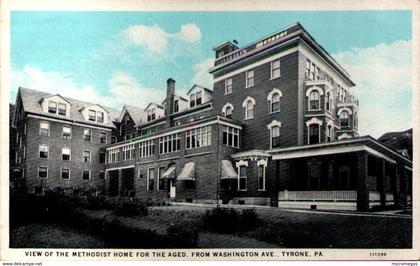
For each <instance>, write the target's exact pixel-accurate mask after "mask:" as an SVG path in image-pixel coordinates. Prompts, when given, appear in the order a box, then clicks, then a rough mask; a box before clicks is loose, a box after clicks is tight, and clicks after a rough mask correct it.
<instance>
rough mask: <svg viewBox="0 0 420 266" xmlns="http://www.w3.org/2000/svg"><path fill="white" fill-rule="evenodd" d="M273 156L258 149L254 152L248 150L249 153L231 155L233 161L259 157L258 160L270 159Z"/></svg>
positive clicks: (242, 152)
mask: <svg viewBox="0 0 420 266" xmlns="http://www.w3.org/2000/svg"><path fill="white" fill-rule="evenodd" d="M270 156H271V154H270V153H268V152H266V151H264V150H258V149H253V150H247V151H241V152H237V153H234V154H232V155H231V157H232V159H236V160H238V159H247V158H250V157H257V158H267V157H270Z"/></svg>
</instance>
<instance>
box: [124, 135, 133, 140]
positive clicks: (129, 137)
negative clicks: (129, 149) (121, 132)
mask: <svg viewBox="0 0 420 266" xmlns="http://www.w3.org/2000/svg"><path fill="white" fill-rule="evenodd" d="M132 136H133V135H132V134H127V135H125V140H129V139H131V137H132Z"/></svg>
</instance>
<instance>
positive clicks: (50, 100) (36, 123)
mask: <svg viewBox="0 0 420 266" xmlns="http://www.w3.org/2000/svg"><path fill="white" fill-rule="evenodd" d="M118 115H119V112H118V111H115V110H113V109H111V108H106V107H102V106H100V105H98V104H92V103H87V102H82V101H79V100H74V99H70V98H66V97H63V96H61V95H59V94H56V95H51V94H49V93H44V92H40V91H36V90H30V89H26V88H19V90H18V94H17V98H16V106H15V112H14V116H13V121H12V125H13V126H14V128H15V134H16V135H15V137H14V139H15V145H14V147H15V148H14V152H15V156H14V158H11V165H12V168H13V169H15V170H16V171H18V172H19V175H17V176H16V179H17V180H19V179H22V180H23V182H19V183H20V184H21V185H23V186H24V188H25V190H26V191H27V192H34V193H42V192H43V190H44V189H45V188H48V189H54V188H60V189H64V190H81V191H86V190H95V191H101V190H103V187H104V182H105V181H104V179H105V166H106V164H105V157H106V154H105V147H106V145H108V144H110V143H111V139H112V134H113V133H112V132H113V131H115V130H114V129H115V124H114V121H116V120H117V119H118Z"/></svg>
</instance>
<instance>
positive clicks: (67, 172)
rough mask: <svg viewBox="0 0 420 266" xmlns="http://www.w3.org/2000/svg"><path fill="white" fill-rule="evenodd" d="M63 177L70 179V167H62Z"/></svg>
mask: <svg viewBox="0 0 420 266" xmlns="http://www.w3.org/2000/svg"><path fill="white" fill-rule="evenodd" d="M61 179H70V169H69V168H62V169H61Z"/></svg>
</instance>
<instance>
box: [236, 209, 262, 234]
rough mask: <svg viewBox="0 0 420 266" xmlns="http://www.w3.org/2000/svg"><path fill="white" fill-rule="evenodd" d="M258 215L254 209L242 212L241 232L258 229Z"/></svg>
mask: <svg viewBox="0 0 420 266" xmlns="http://www.w3.org/2000/svg"><path fill="white" fill-rule="evenodd" d="M257 223H258V215H257V213H256V212H255V210H254V209H245V210H242V215H241V221H240V226H239V230H240V231H242V232H244V231H248V230H251V229H254V228H256V227H257Z"/></svg>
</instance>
